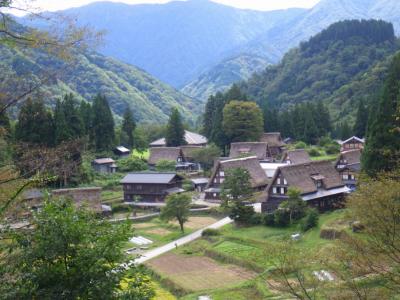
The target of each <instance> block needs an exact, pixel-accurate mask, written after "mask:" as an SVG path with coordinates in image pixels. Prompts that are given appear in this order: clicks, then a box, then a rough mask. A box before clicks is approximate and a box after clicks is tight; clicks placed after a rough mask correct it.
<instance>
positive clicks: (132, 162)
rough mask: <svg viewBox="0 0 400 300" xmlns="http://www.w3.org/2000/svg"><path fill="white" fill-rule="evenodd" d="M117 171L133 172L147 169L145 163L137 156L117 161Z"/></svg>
mask: <svg viewBox="0 0 400 300" xmlns="http://www.w3.org/2000/svg"><path fill="white" fill-rule="evenodd" d="M117 165H118V171H120V172H133V171H145V170H147V164H146V162H145V161H144V160H142V159H140V158H137V157H129V158H124V159H120V160H118V161H117Z"/></svg>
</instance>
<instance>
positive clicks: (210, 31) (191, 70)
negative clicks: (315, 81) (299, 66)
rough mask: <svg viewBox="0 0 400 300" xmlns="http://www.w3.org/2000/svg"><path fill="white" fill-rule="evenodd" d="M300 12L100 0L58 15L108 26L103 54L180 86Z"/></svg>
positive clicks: (198, 1)
mask: <svg viewBox="0 0 400 300" xmlns="http://www.w3.org/2000/svg"><path fill="white" fill-rule="evenodd" d="M303 12H304V10H303V9H289V10H279V11H273V12H260V11H251V10H242V9H236V8H233V7H230V6H225V5H221V4H217V3H214V2H211V1H207V0H189V1H174V2H169V3H166V4H141V5H127V4H122V3H114V2H98V3H93V4H90V5H86V6H82V7H78V8H73V9H69V10H65V11H62V12H61V13H62V14H64V15H66V16H73V17H74V18H75V19H77V20H78V24H81V25H90V26H92V27H94V28H95V29H97V30H106V33H107V34H106V36H105V41H104V45H103V47H102V48H100V49H99V51H100V52H101V53H102V54H104V55H107V56H111V57H114V58H117V59H119V60H122V61H124V62H126V63H130V64H132V65H135V66H138V67H140V68H142V69H144V70H146V71H147V72H149V73H150V74H152V75H153V76H155V77H157V78H159V79H160V80H162V81H164V82H167V83H169V84H171V85H173V86H174V87H177V88H178V87H179V88H181V87H183V86H184V85H185V84H187V83H188V82H190V81H191V80H193V79H195V78H196V77H197V76H198V75H200V74H201V73H202V72H204V71H206V70H208V69H209V68H211V67H213V66H215V65H216V64H218V63H220V62H221V61H223V60H225V59H227V58H228V57H233V56H237V55H238V54H239V53H240V48H241V47H242V46H244V45H246V44H247V43H248V42H250V41H251V40H253V39H254V38H256V37H257V36H259V35H260V34H263V33H264V32H266V31H268V30H269V29H271V28H273V27H275V26H276V25H277V24H279V23H281V22H284V21H287V20H291V19H292V18H294V17H296V16H298V15H299V14H301V13H303ZM25 22H27V20H25ZM25 24H28V25H35V26H39V27H40V26H44V24H40V23H37V22H36V23H33V24H32V23H25ZM281 55H282V53H280V54H279V56H281ZM262 57H264V58H267V59H269V60H270V61H271V62H277V60H275V57H276V55H275V54H271V57H270V56H269V53H268V52H265V53H263V55H262Z"/></svg>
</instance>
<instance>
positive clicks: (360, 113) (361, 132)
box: [353, 100, 368, 138]
mask: <svg viewBox="0 0 400 300" xmlns="http://www.w3.org/2000/svg"><path fill="white" fill-rule="evenodd" d="M367 123H368V110H367V108H366V107H365V105H364V103H363V101H361V100H360V102H359V104H358V110H357V116H356V123H355V124H354V127H353V132H354V135H355V136H357V137H359V138H363V137H364V136H365V131H366V130H367Z"/></svg>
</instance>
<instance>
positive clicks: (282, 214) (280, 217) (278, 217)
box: [274, 209, 290, 227]
mask: <svg viewBox="0 0 400 300" xmlns="http://www.w3.org/2000/svg"><path fill="white" fill-rule="evenodd" d="M289 222H290V217H289V212H288V211H287V210H286V209H277V210H275V212H274V224H275V226H278V227H286V226H288V225H289Z"/></svg>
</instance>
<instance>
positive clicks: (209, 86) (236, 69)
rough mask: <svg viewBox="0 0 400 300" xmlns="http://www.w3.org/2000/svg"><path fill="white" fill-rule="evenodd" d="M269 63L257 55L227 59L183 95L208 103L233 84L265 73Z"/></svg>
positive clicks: (205, 74)
mask: <svg viewBox="0 0 400 300" xmlns="http://www.w3.org/2000/svg"><path fill="white" fill-rule="evenodd" d="M268 65H270V63H269V61H268V60H267V59H265V58H263V57H260V56H255V55H246V54H243V55H239V56H237V57H234V58H231V59H227V60H225V61H223V62H221V63H220V64H218V65H216V66H215V67H213V68H212V69H211V70H209V71H207V72H205V73H203V74H202V75H201V76H200V77H199V78H197V79H196V80H194V81H192V82H190V83H189V84H188V85H186V86H185V87H184V88H183V89H181V91H182V93H184V94H185V95H190V96H191V97H194V98H197V99H201V100H204V101H206V100H207V99H208V97H209V96H211V95H213V94H215V93H217V92H224V91H225V90H227V89H228V88H229V87H230V86H231V85H232V83H234V82H238V81H241V80H244V79H248V78H250V76H251V75H253V73H254V72H261V71H263V70H264V69H265V68H266V67H267V66H268Z"/></svg>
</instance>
